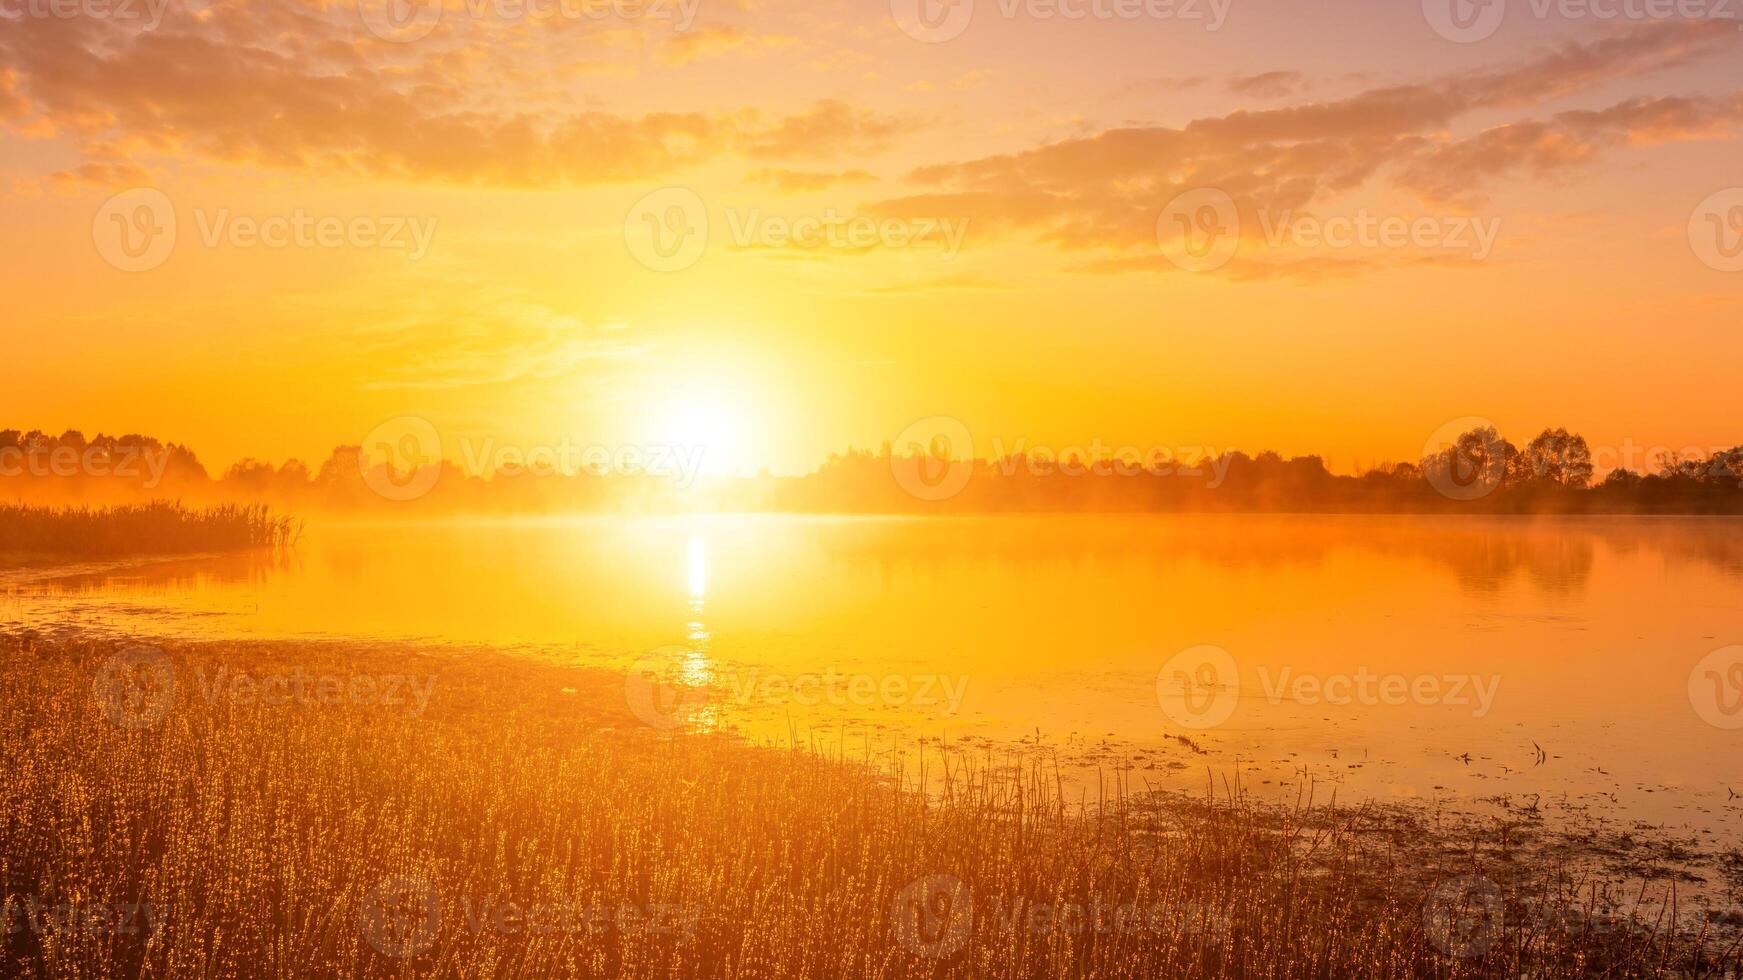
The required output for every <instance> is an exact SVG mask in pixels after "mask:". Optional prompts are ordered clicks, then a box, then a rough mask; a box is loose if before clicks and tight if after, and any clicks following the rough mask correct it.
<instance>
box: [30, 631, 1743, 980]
mask: <svg viewBox="0 0 1743 980" xmlns="http://www.w3.org/2000/svg"><path fill="white" fill-rule="evenodd" d="M0 668H3V669H0V753H3V755H4V772H5V774H6V775H5V778H4V779H0V894H4V895H5V897H6V901H7V908H8V909H10V910H11V912H10V913H9V914H10V916H11V918H10V919H9V921H8V922H7V926H8V929H7V930H6V931H4V932H3V933H0V942H3V943H4V945H3V946H0V950H3V954H4V960H3V962H0V974H5V975H8V976H22V977H119V976H130V977H131V976H152V977H196V976H197V977H346V978H362V977H411V976H456V977H458V976H464V977H493V976H494V977H534V978H543V977H573V976H609V977H740V978H743V977H768V978H810V977H818V978H823V977H829V978H838V977H961V978H981V980H987V978H1040V977H1112V978H1132V980H1138V978H1144V980H1150V978H1156V977H1244V976H1261V975H1262V976H1272V977H1292V976H1300V977H1344V976H1371V977H1380V976H1425V977H1428V976H1436V977H1451V976H1520V975H1531V976H1541V977H1553V976H1576V975H1585V974H1588V973H1602V974H1606V975H1613V976H1622V975H1644V974H1660V975H1662V973H1663V972H1665V971H1686V972H1690V973H1694V974H1696V975H1701V974H1704V973H1706V974H1713V975H1723V974H1722V971H1723V970H1725V969H1731V970H1735V969H1737V967H1738V965H1739V964H1738V961H1737V958H1736V951H1735V949H1734V948H1731V949H1716V948H1714V946H1715V943H1714V942H1713V940H1712V937H1709V936H1702V935H1699V934H1690V933H1689V932H1688V931H1686V930H1683V929H1680V928H1679V927H1678V926H1676V925H1675V921H1674V920H1664V921H1655V920H1654V919H1652V918H1651V917H1646V918H1636V919H1634V920H1632V921H1630V922H1628V923H1627V924H1626V925H1625V926H1624V927H1614V926H1612V927H1608V928H1595V927H1594V925H1593V924H1594V923H1595V922H1598V921H1600V920H1599V919H1598V918H1597V916H1596V915H1595V912H1596V911H1597V909H1596V907H1595V906H1593V905H1591V904H1590V903H1587V905H1586V906H1584V908H1585V910H1586V911H1585V912H1583V913H1582V912H1580V911H1579V905H1578V902H1577V901H1574V902H1573V904H1564V905H1561V906H1558V907H1559V908H1562V909H1563V911H1564V912H1565V913H1567V914H1561V915H1558V916H1554V917H1548V916H1544V915H1541V914H1525V905H1526V904H1527V903H1530V902H1536V901H1539V900H1542V899H1547V898H1557V899H1559V900H1563V901H1564V902H1565V901H1571V900H1573V899H1574V898H1575V893H1574V892H1573V890H1572V889H1562V888H1560V886H1558V885H1556V884H1555V882H1554V880H1553V876H1544V877H1541V878H1533V879H1532V881H1533V882H1535V883H1534V884H1532V885H1530V886H1529V887H1527V886H1525V885H1523V884H1520V883H1510V884H1508V885H1507V886H1506V889H1505V893H1504V894H1497V896H1495V897H1494V899H1493V901H1496V902H1501V903H1502V904H1501V905H1497V906H1494V907H1493V908H1491V909H1489V910H1488V911H1500V912H1503V913H1504V914H1501V915H1495V916H1489V915H1486V914H1485V915H1483V916H1479V917H1473V914H1472V913H1473V911H1474V910H1476V911H1480V910H1482V908H1483V906H1484V905H1485V903H1486V902H1488V901H1489V896H1487V895H1486V894H1485V893H1483V892H1482V891H1481V890H1478V891H1477V892H1475V893H1471V892H1468V891H1467V890H1464V889H1455V892H1456V893H1457V894H1456V895H1454V896H1453V898H1452V899H1449V898H1448V897H1447V894H1448V893H1447V889H1446V883H1447V882H1448V881H1455V882H1456V881H1460V880H1464V879H1463V878H1462V877H1461V876H1470V875H1475V874H1477V873H1478V871H1479V870H1481V871H1482V873H1483V874H1501V873H1502V870H1496V869H1477V868H1475V867H1472V866H1470V865H1469V864H1467V863H1460V862H1456V861H1454V862H1448V863H1446V864H1445V865H1444V866H1426V865H1423V864H1421V863H1420V862H1418V861H1417V860H1416V859H1414V858H1412V857H1409V856H1408V852H1407V851H1405V850H1404V849H1402V848H1401V847H1400V842H1401V839H1402V838H1404V837H1407V836H1410V835H1413V834H1418V833H1420V829H1419V828H1409V827H1392V828H1390V829H1384V830H1377V829H1376V828H1377V827H1379V826H1380V825H1377V824H1374V823H1373V822H1372V821H1365V818H1364V817H1363V815H1362V813H1361V811H1341V810H1336V809H1327V808H1320V807H1307V806H1303V807H1297V808H1285V809H1268V808H1264V807H1260V806H1257V805H1255V804H1252V803H1250V802H1247V801H1246V800H1245V799H1244V797H1243V796H1242V795H1241V794H1239V793H1238V792H1237V793H1234V794H1233V795H1228V796H1221V797H1217V798H1207V799H1204V800H1196V801H1194V800H1185V799H1181V798H1179V797H1172V796H1165V795H1160V794H1152V793H1143V792H1136V793H1128V792H1123V791H1120V790H1119V789H1118V787H1117V785H1116V786H1115V787H1114V791H1113V792H1111V793H1110V794H1109V795H1108V796H1107V797H1106V798H1105V799H1103V800H1101V801H1099V803H1097V804H1085V803H1077V802H1073V801H1069V800H1067V799H1066V798H1065V796H1066V794H1064V793H1063V792H1061V790H1060V789H1059V783H1058V780H1057V776H1056V774H1055V773H1053V772H1051V771H1050V770H1049V768H1048V767H1047V766H1045V765H1042V764H1040V763H1037V762H1035V761H1032V760H1031V761H1028V762H1012V761H1009V760H1006V761H1001V760H999V759H997V758H994V757H990V756H989V757H983V758H980V759H978V760H977V759H976V758H975V757H972V756H970V757H962V756H954V757H953V756H948V755H947V756H943V757H941V758H942V759H946V760H949V765H948V771H947V772H945V771H932V772H928V773H927V774H926V776H925V778H926V779H928V780H929V781H931V782H933V783H934V784H935V785H937V786H938V787H939V789H938V791H937V792H933V793H920V792H916V791H915V790H914V789H912V788H911V787H909V786H906V785H904V782H905V781H904V780H903V779H902V778H901V777H900V776H898V775H892V774H890V773H888V772H879V771H878V770H877V769H875V768H873V767H869V766H866V765H863V764H857V763H852V762H848V761H845V760H841V759H830V758H825V757H822V756H820V755H819V754H817V753H813V752H808V751H803V750H783V749H772V748H766V747H764V748H759V747H753V746H747V745H745V744H742V743H740V742H737V741H734V740H731V739H728V738H726V737H723V736H713V735H671V734H664V733H657V732H654V731H652V730H650V729H645V728H640V727H638V726H637V725H636V723H635V722H634V720H633V718H632V717H631V716H630V715H629V713H628V712H627V711H626V709H625V708H624V705H623V680H622V679H621V678H617V677H613V676H612V675H609V674H605V673H601V672H595V671H584V670H577V669H569V668H565V667H561V666H556V665H549V664H542V663H533V662H527V661H525V660H520V659H509V658H507V657H503V656H498V655H494V654H488V653H477V652H475V653H471V654H466V655H443V654H434V653H430V652H426V651H418V650H412V649H404V648H367V647H360V646H342V645H294V644H261V645H246V646H238V645H229V646H222V647H220V646H182V647H172V648H169V649H168V651H167V652H153V651H150V650H145V651H141V650H139V649H137V648H136V649H133V650H131V651H124V652H123V651H118V649H117V647H116V645H115V644H114V643H112V642H102V641H95V640H90V639H83V638H68V637H62V638H58V639H57V638H48V637H44V636H40V635H13V636H9V637H0ZM239 678H240V679H239ZM395 678H398V679H399V680H394V679H395ZM299 679H300V680H299ZM389 688H392V689H393V694H394V696H391V697H390V695H389ZM419 691H422V692H424V694H425V698H426V699H427V700H420V698H419V696H418V694H417V692H419ZM934 764H935V765H940V766H942V765H944V763H943V762H942V761H940V762H938V763H934ZM934 764H929V765H934ZM907 775H908V776H909V777H917V776H918V775H919V774H917V773H914V772H912V771H910V772H909V773H908V774H907ZM1503 870H1504V869H1503ZM117 907H121V908H127V907H133V908H134V909H135V911H134V915H133V918H132V924H133V925H134V927H135V928H134V929H133V930H132V931H126V930H122V929H119V928H98V927H96V926H94V925H93V923H95V922H97V921H98V920H104V921H107V922H109V924H110V925H111V926H113V925H115V923H116V922H118V921H119V919H120V916H119V915H117V914H111V913H112V910H114V909H115V908H117ZM94 910H96V911H94ZM102 910H110V911H109V912H103V911H102ZM57 916H58V918H56V917H57ZM57 923H58V927H57ZM1731 975H1735V974H1734V973H1733V974H1731Z"/></svg>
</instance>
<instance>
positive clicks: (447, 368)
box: [348, 296, 646, 391]
mask: <svg viewBox="0 0 1743 980" xmlns="http://www.w3.org/2000/svg"><path fill="white" fill-rule="evenodd" d="M460 305H461V307H462V308H461V309H459V310H455V309H454V308H453V305H452V304H450V305H449V306H448V307H447V308H446V309H445V312H444V313H442V314H440V315H436V314H430V315H420V314H413V315H409V316H402V317H401V318H400V319H399V321H398V322H393V323H389V324H386V325H380V326H377V327H374V328H371V329H365V330H362V331H353V332H352V333H351V334H349V335H348V336H350V337H352V338H353V340H352V342H351V343H352V346H353V348H354V350H355V353H357V354H359V355H361V356H363V357H364V358H366V359H367V361H368V363H369V364H370V365H372V367H371V369H370V370H369V371H368V372H367V374H366V377H367V380H365V381H362V382H361V383H360V384H359V387H360V388H361V389H363V390H371V391H382V390H389V391H406V390H444V389H452V388H464V387H472V386H477V385H491V384H507V383H519V382H526V381H537V380H548V379H553V378H566V377H569V376H571V375H573V374H576V373H577V372H579V371H581V370H582V369H583V368H585V367H587V366H588V365H590V364H593V363H595V362H598V361H601V360H625V359H635V358H639V357H642V356H644V355H645V354H646V350H645V348H643V347H639V346H637V345H635V344H632V343H629V342H627V341H626V340H624V339H623V338H622V337H621V336H618V335H617V334H618V331H615V330H612V329H609V328H606V327H598V326H591V325H588V324H585V323H582V322H581V321H579V320H577V319H576V318H575V317H572V316H569V315H566V314H562V313H559V312H557V311H556V310H553V309H551V308H550V307H548V306H545V305H543V304H540V303H533V302H527V301H523V300H515V299H511V298H508V297H501V296H498V297H493V298H488V299H480V300H478V301H476V302H473V303H470V304H467V303H461V304H460ZM383 365H386V367H383Z"/></svg>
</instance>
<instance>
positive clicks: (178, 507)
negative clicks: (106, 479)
mask: <svg viewBox="0 0 1743 980" xmlns="http://www.w3.org/2000/svg"><path fill="white" fill-rule="evenodd" d="M301 531H302V524H301V522H299V521H297V520H296V519H295V518H291V517H287V516H284V515H279V514H274V513H273V512H272V511H271V510H270V509H269V508H268V507H267V506H265V505H264V504H221V505H217V506H212V507H204V508H200V509H198V510H195V509H190V508H188V507H184V506H183V505H182V504H180V503H179V502H171V501H152V502H151V503H144V504H131V505H124V506H115V507H34V506H27V505H21V504H3V505H0V551H4V552H8V553H24V554H40V555H82V556H112V555H137V554H189V553H194V552H210V551H237V550H242V549H246V548H284V547H289V546H290V545H291V544H293V543H294V542H295V541H296V539H297V537H298V535H299V534H300V533H301Z"/></svg>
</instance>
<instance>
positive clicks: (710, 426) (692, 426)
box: [660, 395, 743, 474]
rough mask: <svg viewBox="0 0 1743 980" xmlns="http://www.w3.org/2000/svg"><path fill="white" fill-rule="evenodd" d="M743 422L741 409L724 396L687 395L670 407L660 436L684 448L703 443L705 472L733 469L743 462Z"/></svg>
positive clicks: (734, 470)
mask: <svg viewBox="0 0 1743 980" xmlns="http://www.w3.org/2000/svg"><path fill="white" fill-rule="evenodd" d="M742 426H743V416H742V413H740V412H739V411H738V410H737V409H736V407H735V406H733V405H732V404H731V403H730V402H728V401H726V400H725V399H721V398H714V397H706V396H701V395H687V396H683V397H681V398H679V399H677V400H676V402H675V403H674V404H673V405H672V407H671V408H670V409H669V410H668V412H667V414H666V420H665V422H664V424H663V426H662V431H661V433H660V438H661V439H663V440H664V441H665V442H667V443H669V444H671V445H674V446H679V447H683V448H689V447H693V446H700V447H702V453H703V455H702V471H703V472H704V473H710V474H722V473H734V472H737V471H738V469H739V467H740V466H741V464H742V462H743V447H742V445H741V434H742Z"/></svg>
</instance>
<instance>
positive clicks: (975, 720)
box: [0, 515, 1743, 841]
mask: <svg viewBox="0 0 1743 980" xmlns="http://www.w3.org/2000/svg"><path fill="white" fill-rule="evenodd" d="M0 618H3V619H6V620H9V621H13V622H21V623H24V624H26V625H32V626H43V625H49V624H67V623H70V624H75V625H78V626H81V627H87V628H98V629H105V630H113V631H119V632H123V633H127V634H132V635H139V636H147V637H149V636H176V637H205V638H218V639H222V638H226V637H262V638H273V637H301V638H345V639H356V638H363V639H366V640H377V641H389V640H393V641H398V640H415V641H429V642H438V643H443V644H461V645H468V644H491V645H498V646H504V647H511V648H514V649H515V650H516V651H517V652H519V653H522V654H524V655H526V656H538V657H547V658H558V659H561V660H564V661H570V662H575V663H581V664H599V665H606V666H611V667H616V668H628V669H629V670H630V675H629V676H630V680H629V681H628V683H626V693H625V696H626V698H628V699H629V700H630V702H631V705H632V707H634V708H636V710H637V712H638V714H640V715H641V716H642V717H643V719H644V720H645V721H646V722H647V723H648V724H649V725H650V726H651V727H654V728H657V729H658V728H670V729H673V730H678V729H684V728H701V729H730V730H734V731H737V732H741V733H743V734H745V735H746V736H748V737H750V738H752V739H757V740H767V741H772V742H779V743H782V744H785V743H787V742H788V741H790V740H793V739H798V740H801V741H805V742H812V743H817V744H819V745H823V746H826V747H829V746H833V747H836V748H841V749H842V750H843V751H846V752H848V753H849V754H858V753H860V752H862V751H871V752H874V753H875V752H877V751H878V749H877V748H876V747H878V746H883V747H889V746H905V747H908V748H909V749H912V747H914V746H918V745H920V744H922V743H921V740H922V739H927V740H932V739H948V740H949V741H950V742H951V743H952V744H955V745H958V746H961V745H977V744H978V742H979V740H982V739H984V740H986V742H987V744H988V746H989V750H991V751H1006V750H1009V751H1022V750H1025V747H1026V748H1027V750H1030V751H1033V750H1035V749H1037V748H1038V749H1040V750H1043V751H1047V752H1050V753H1057V755H1058V757H1059V758H1060V759H1061V760H1062V764H1063V765H1064V766H1065V767H1066V768H1067V769H1069V770H1070V771H1071V772H1072V773H1073V774H1074V775H1076V776H1083V775H1085V774H1092V773H1094V772H1096V771H1097V770H1100V771H1102V772H1109V771H1112V770H1113V769H1114V768H1116V767H1130V769H1129V772H1128V777H1129V779H1130V780H1131V781H1132V782H1133V783H1134V784H1135V785H1138V786H1139V787H1140V788H1141V787H1142V786H1143V785H1145V784H1148V785H1151V786H1158V787H1161V786H1168V787H1172V788H1183V789H1191V788H1194V787H1198V788H1202V787H1204V786H1205V785H1206V782H1207V780H1209V779H1214V780H1215V782H1216V784H1217V785H1218V786H1219V788H1220V787H1221V785H1222V780H1224V779H1225V778H1232V777H1233V776H1234V774H1235V773H1236V772H1239V773H1240V777H1241V779H1242V780H1243V782H1244V784H1245V785H1247V786H1248V787H1249V788H1252V789H1254V790H1255V791H1257V792H1262V793H1266V792H1268V793H1273V794H1277V795H1280V796H1283V797H1285V798H1292V797H1293V795H1294V794H1295V793H1296V792H1297V791H1298V789H1299V787H1300V786H1301V784H1302V783H1303V781H1304V779H1308V780H1311V782H1312V783H1313V786H1314V792H1315V793H1316V795H1318V796H1319V797H1320V798H1325V797H1327V796H1329V794H1330V793H1331V792H1332V791H1333V790H1334V789H1335V791H1336V792H1337V794H1338V799H1339V801H1340V802H1353V801H1356V800H1360V799H1367V798H1373V799H1381V800H1390V799H1416V800H1425V801H1428V800H1445V801H1463V802H1471V801H1481V800H1493V799H1495V798H1506V799H1508V800H1510V801H1516V802H1523V803H1525V804H1532V803H1538V802H1541V804H1542V805H1543V806H1544V808H1545V809H1548V808H1549V807H1550V806H1551V805H1561V806H1564V807H1570V808H1579V810H1580V812H1583V813H1588V814H1590V813H1596V814H1599V815H1600V816H1603V817H1605V818H1611V817H1613V818H1614V819H1617V820H1623V821H1645V822H1649V823H1653V824H1659V825H1663V826H1666V827H1674V828H1684V827H1687V828H1693V829H1694V830H1695V831H1697V832H1700V833H1703V834H1712V835H1715V836H1717V837H1719V838H1722V839H1728V840H1733V841H1735V840H1737V839H1738V838H1739V837H1740V836H1743V835H1740V834H1739V828H1740V827H1743V807H1740V806H1739V803H1743V800H1740V799H1732V798H1731V796H1730V795H1729V794H1730V792H1731V791H1732V790H1733V789H1735V790H1737V791H1739V792H1743V752H1740V751H1739V749H1740V748H1743V647H1739V648H1736V649H1729V650H1727V649H1726V648H1729V647H1733V646H1734V645H1737V644H1743V522H1738V521H1732V520H1722V519H1699V518H1613V517H1605V518H1591V519H1548V518H1542V519H1506V518H1445V517H1405V516H1361V517H1345V516H1275V515H1272V516H1144V517H1111V516H1054V517H1029V516H1024V517H985V518H963V519H956V518H950V519H912V518H890V519H878V518H817V517H790V516H698V517H682V518H679V517H673V518H576V519H563V520H524V521H488V522H471V523H439V524H392V525H383V524H318V525H314V526H311V527H310V528H309V530H308V532H307V534H306V535H305V537H304V539H303V541H302V542H301V544H300V545H299V546H298V547H297V549H296V550H295V551H294V553H292V554H290V555H288V556H280V557H277V558H274V557H268V556H262V555H247V556H230V557H215V558H197V559H180V560H173V561H161V562H151V563H136V564H130V565H119V566H108V567H98V566H87V567H83V568H76V569H73V568H58V569H40V568H39V569H29V570H13V571H11V572H8V573H5V574H4V575H3V576H0ZM1088 792H1090V793H1091V796H1092V798H1093V793H1094V791H1093V789H1092V790H1089V791H1088Z"/></svg>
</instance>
